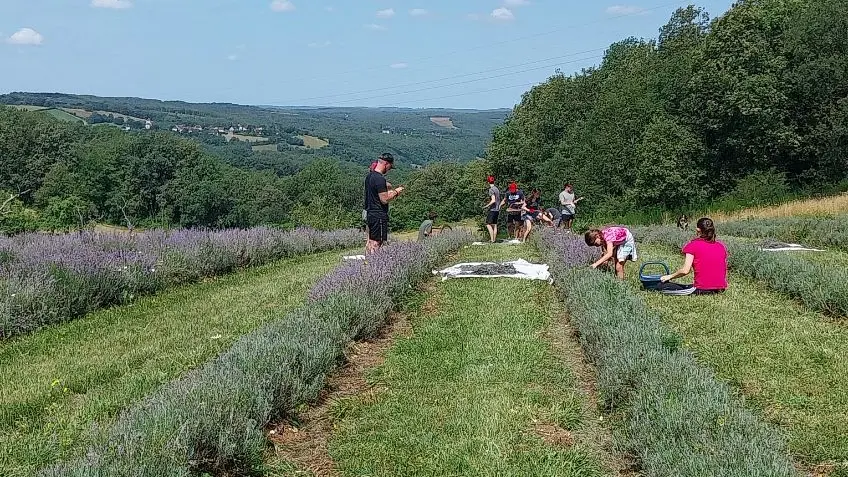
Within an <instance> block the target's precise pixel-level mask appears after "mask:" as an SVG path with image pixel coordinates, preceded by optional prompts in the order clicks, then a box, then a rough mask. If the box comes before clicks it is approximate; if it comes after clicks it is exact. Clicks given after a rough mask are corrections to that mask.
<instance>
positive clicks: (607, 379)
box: [540, 230, 795, 477]
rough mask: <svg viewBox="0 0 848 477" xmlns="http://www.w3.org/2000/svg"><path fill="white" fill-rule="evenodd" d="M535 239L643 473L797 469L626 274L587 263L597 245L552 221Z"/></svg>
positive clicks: (780, 444)
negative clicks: (626, 280) (649, 306)
mask: <svg viewBox="0 0 848 477" xmlns="http://www.w3.org/2000/svg"><path fill="white" fill-rule="evenodd" d="M540 241H541V244H542V245H543V253H544V255H545V257H546V260H547V262H548V264H549V265H550V267H551V271H552V273H553V276H554V277H555V280H556V285H557V288H558V290H559V292H560V293H561V295H563V296H564V298H565V301H566V302H567V305H568V308H569V310H570V312H571V316H572V318H573V319H574V321H575V323H576V325H577V328H578V330H579V332H580V341H581V344H582V345H583V347H584V349H585V351H586V354H587V356H588V357H589V358H590V360H591V361H592V362H593V363H594V364H595V366H596V368H597V373H598V388H599V392H600V397H601V403H602V405H603V406H604V407H605V408H607V409H608V410H612V411H617V412H621V413H622V415H623V418H624V424H623V431H624V432H623V437H622V440H621V444H623V445H624V446H625V447H626V448H627V449H628V450H630V451H632V452H633V453H634V454H635V455H636V456H638V458H639V461H640V464H641V467H642V471H643V473H644V474H645V475H646V476H678V475H704V476H707V475H711V476H719V475H720V476H740V477H741V476H751V475H757V476H790V475H795V473H794V470H793V467H792V464H791V461H790V459H789V458H788V455H787V451H786V446H785V443H784V441H783V440H782V437H781V436H779V435H778V434H777V433H776V432H775V431H774V430H773V429H771V428H770V427H768V426H767V425H765V424H763V423H762V422H760V421H759V420H758V419H757V418H756V417H755V416H753V415H752V414H751V413H750V412H748V411H747V410H745V408H744V406H743V405H742V404H741V403H740V402H739V400H738V399H736V398H735V397H734V395H733V393H732V392H731V391H730V390H729V389H728V387H727V386H726V385H724V384H722V383H720V382H718V381H717V380H716V378H715V377H714V376H713V374H712V373H711V372H709V371H707V370H706V369H704V368H702V367H701V366H699V365H698V364H697V363H696V361H695V359H694V358H693V357H692V356H691V355H690V354H688V353H687V352H685V351H684V350H682V349H679V347H678V343H680V339H679V338H678V337H677V336H675V335H673V334H672V333H670V332H668V331H667V330H666V329H665V328H664V327H663V326H662V325H661V323H660V321H659V319H658V318H657V317H656V316H655V315H654V314H652V313H651V312H650V311H649V310H648V309H647V307H646V306H645V304H644V303H643V302H642V300H641V299H640V298H639V297H638V295H636V293H635V292H634V291H633V290H632V289H631V288H630V287H629V286H628V284H626V283H624V282H621V281H619V280H617V279H615V278H614V277H613V276H612V275H611V274H606V273H599V272H597V271H593V270H591V269H589V267H588V266H587V265H588V264H589V263H591V261H592V260H593V259H594V257H595V255H594V253H595V252H590V251H587V249H589V247H586V246H585V244H581V243H580V242H581V240H580V238H579V237H574V236H567V235H562V234H560V233H557V232H555V231H551V230H545V231H543V232H542V233H541V239H540Z"/></svg>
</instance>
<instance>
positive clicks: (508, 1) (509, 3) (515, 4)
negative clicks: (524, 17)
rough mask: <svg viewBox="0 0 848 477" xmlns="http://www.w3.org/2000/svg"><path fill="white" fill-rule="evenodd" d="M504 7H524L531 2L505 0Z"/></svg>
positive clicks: (526, 0)
mask: <svg viewBox="0 0 848 477" xmlns="http://www.w3.org/2000/svg"><path fill="white" fill-rule="evenodd" d="M504 5H506V6H508V7H524V6H527V5H530V0H504Z"/></svg>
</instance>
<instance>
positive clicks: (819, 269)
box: [631, 225, 848, 320]
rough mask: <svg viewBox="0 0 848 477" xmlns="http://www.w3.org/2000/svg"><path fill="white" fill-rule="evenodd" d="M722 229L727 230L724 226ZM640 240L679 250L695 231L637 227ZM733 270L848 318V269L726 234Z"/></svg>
mask: <svg viewBox="0 0 848 477" xmlns="http://www.w3.org/2000/svg"><path fill="white" fill-rule="evenodd" d="M720 227H721V228H720V232H721V233H722V234H723V233H725V228H724V226H723V225H722V226H720ZM631 230H632V231H633V234H634V236H635V237H636V240H637V242H641V243H646V244H657V245H662V246H666V247H672V248H674V249H677V250H679V249H680V248H681V247H682V246H683V245H684V244H685V243H686V242H687V241H689V240H691V239H692V234H691V233H687V232H684V231H681V230H680V229H677V228H674V227H662V226H653V227H634V228H632V229H631ZM721 240H722V241H724V243H725V244H726V245H727V248H728V251H729V252H730V257H729V259H728V265H729V267H730V269H731V270H733V271H735V272H738V273H740V274H743V275H746V276H749V277H751V278H753V279H755V280H757V281H759V282H761V283H763V284H765V285H766V286H768V287H769V288H771V289H773V290H775V291H778V292H780V293H783V294H785V295H787V296H790V297H792V298H795V299H796V300H799V301H800V302H801V303H803V304H804V306H806V307H808V308H810V309H812V310H816V311H820V312H822V313H825V314H827V315H829V316H832V317H834V318H835V319H837V320H844V319H845V318H848V287H846V286H845V284H846V283H848V270H846V269H845V268H844V267H841V266H838V265H836V264H833V263H826V262H820V261H814V260H809V259H807V258H806V257H804V256H801V255H792V254H780V253H769V252H763V251H761V250H760V249H759V247H758V246H757V245H756V244H752V243H750V242H747V241H741V240H734V239H733V238H732V237H730V238H727V237H724V236H722V237H721Z"/></svg>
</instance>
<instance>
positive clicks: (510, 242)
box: [471, 239, 523, 245]
mask: <svg viewBox="0 0 848 477" xmlns="http://www.w3.org/2000/svg"><path fill="white" fill-rule="evenodd" d="M522 243H523V242H521V240H518V239H512V240H501V241H499V242H495V243H491V242H474V243H472V244H471V245H499V244H503V245H521V244H522Z"/></svg>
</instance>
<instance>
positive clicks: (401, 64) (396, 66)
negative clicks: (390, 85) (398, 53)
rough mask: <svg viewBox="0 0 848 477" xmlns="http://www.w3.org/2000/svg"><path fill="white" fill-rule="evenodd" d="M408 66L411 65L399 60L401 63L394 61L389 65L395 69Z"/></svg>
mask: <svg viewBox="0 0 848 477" xmlns="http://www.w3.org/2000/svg"><path fill="white" fill-rule="evenodd" d="M407 66H409V65H408V64H406V63H403V62H399V63H392V64H391V65H389V68H392V69H395V70H401V69H403V68H406V67H407Z"/></svg>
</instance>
